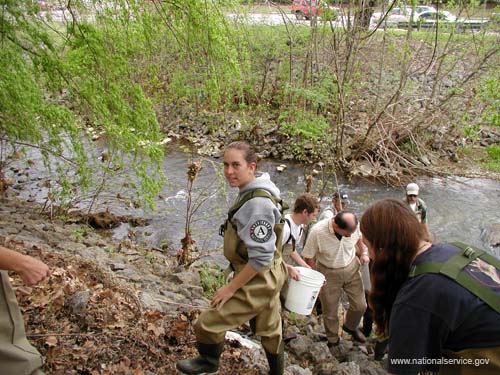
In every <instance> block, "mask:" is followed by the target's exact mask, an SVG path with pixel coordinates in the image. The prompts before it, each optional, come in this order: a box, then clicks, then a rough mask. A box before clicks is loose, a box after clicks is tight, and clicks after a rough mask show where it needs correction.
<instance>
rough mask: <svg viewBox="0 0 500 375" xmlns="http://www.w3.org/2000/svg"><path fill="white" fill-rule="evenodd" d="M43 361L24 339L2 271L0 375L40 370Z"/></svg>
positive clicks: (14, 297)
mask: <svg viewBox="0 0 500 375" xmlns="http://www.w3.org/2000/svg"><path fill="white" fill-rule="evenodd" d="M42 364H43V360H42V356H41V354H40V353H39V352H38V350H37V349H36V348H35V347H33V346H32V345H31V344H30V343H29V342H28V340H27V338H26V332H25V329H24V320H23V317H22V315H21V311H20V310H19V306H18V304H17V300H16V295H15V293H14V290H13V289H12V287H11V285H10V283H9V276H8V274H7V272H6V271H0V373H1V374H2V375H27V374H32V373H34V372H36V371H38V373H39V374H43V373H42V372H41V370H39V369H40V368H41V367H42Z"/></svg>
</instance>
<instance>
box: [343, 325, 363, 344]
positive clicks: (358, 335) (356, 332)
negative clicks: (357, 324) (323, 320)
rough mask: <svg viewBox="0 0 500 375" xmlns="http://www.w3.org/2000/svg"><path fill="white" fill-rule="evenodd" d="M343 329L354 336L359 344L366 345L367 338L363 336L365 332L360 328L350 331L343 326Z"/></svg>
mask: <svg viewBox="0 0 500 375" xmlns="http://www.w3.org/2000/svg"><path fill="white" fill-rule="evenodd" d="M342 329H343V330H344V331H345V332H347V333H348V334H350V335H351V336H352V339H353V340H354V341H357V342H361V343H365V342H366V337H365V335H363V332H361V330H360V329H359V328H356V329H354V330H353V329H349V328H347V327H346V326H345V325H343V326H342Z"/></svg>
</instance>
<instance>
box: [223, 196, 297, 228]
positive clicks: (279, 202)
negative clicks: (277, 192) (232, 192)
mask: <svg viewBox="0 0 500 375" xmlns="http://www.w3.org/2000/svg"><path fill="white" fill-rule="evenodd" d="M257 197H261V198H268V199H270V200H272V201H273V203H274V205H275V206H276V207H278V209H279V210H280V214H281V218H282V220H283V218H284V216H283V212H284V211H285V210H286V209H288V205H287V204H286V203H285V202H283V200H282V199H281V198H277V197H275V196H274V195H272V194H271V193H269V192H268V191H267V190H264V189H256V190H252V191H249V192H248V193H246V194H245V195H244V196H243V197H242V198H241V199H240V200H239V201H238V202H236V204H235V205H234V206H232V207H231V208H230V209H229V212H228V213H227V218H228V220H229V221H231V220H232V218H233V216H234V214H236V212H237V211H238V210H239V209H240V208H241V206H243V205H244V204H245V203H246V202H248V201H249V200H250V199H252V198H257Z"/></svg>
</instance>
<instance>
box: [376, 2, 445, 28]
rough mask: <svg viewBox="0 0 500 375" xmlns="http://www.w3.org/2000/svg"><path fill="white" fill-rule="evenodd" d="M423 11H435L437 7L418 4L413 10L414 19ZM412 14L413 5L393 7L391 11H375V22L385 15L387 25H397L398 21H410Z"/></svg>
mask: <svg viewBox="0 0 500 375" xmlns="http://www.w3.org/2000/svg"><path fill="white" fill-rule="evenodd" d="M423 12H434V13H436V9H434V8H433V7H431V6H428V5H416V6H415V7H414V11H413V19H415V20H416V19H418V15H419V14H420V13H423ZM411 15H412V7H411V6H406V7H401V8H392V9H391V10H390V11H389V12H382V13H380V12H378V13H373V20H374V22H376V23H378V22H380V19H381V17H384V16H385V19H384V21H383V24H384V25H385V26H396V25H397V23H398V22H408V21H410V17H411Z"/></svg>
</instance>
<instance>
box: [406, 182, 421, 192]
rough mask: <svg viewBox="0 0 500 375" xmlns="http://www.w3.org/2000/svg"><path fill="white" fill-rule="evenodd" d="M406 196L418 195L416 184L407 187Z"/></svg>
mask: <svg viewBox="0 0 500 375" xmlns="http://www.w3.org/2000/svg"><path fill="white" fill-rule="evenodd" d="M406 195H418V185H417V184H416V183H414V182H412V183H411V184H408V186H406Z"/></svg>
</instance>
